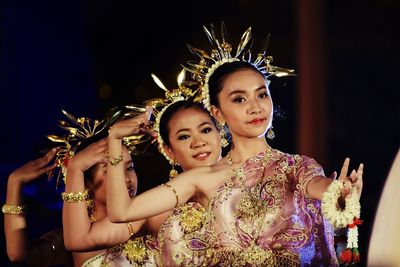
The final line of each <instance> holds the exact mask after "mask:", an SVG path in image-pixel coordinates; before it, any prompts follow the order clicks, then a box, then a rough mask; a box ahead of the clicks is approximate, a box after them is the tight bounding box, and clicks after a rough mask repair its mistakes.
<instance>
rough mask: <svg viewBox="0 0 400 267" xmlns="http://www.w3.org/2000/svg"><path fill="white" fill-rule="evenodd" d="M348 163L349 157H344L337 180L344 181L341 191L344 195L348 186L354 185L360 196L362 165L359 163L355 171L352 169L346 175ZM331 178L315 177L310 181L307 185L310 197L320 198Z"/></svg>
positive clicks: (347, 190)
mask: <svg viewBox="0 0 400 267" xmlns="http://www.w3.org/2000/svg"><path fill="white" fill-rule="evenodd" d="M349 164H350V159H349V158H346V159H345V161H344V163H343V166H342V169H341V171H340V175H339V178H338V179H339V181H342V182H343V183H345V188H344V192H342V194H343V196H346V195H347V194H348V193H350V192H349V188H351V187H355V188H356V190H357V193H358V196H359V197H361V192H362V185H363V181H362V175H363V170H364V165H363V164H362V163H361V164H360V165H359V167H358V170H357V171H355V170H353V171H352V172H351V173H350V175H349V176H347V173H348V170H349ZM331 182H332V179H329V178H327V177H322V176H320V177H317V178H314V179H312V180H311V181H310V183H309V184H308V186H307V192H308V194H309V195H310V197H311V198H313V199H317V200H322V196H323V194H324V193H325V192H326V190H327V188H328V186H329V185H330V184H331Z"/></svg>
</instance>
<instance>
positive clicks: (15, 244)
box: [4, 175, 28, 262]
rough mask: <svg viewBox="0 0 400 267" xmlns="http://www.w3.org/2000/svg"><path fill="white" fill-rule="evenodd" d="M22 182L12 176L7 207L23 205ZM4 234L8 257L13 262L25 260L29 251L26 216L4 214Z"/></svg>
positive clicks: (8, 183)
mask: <svg viewBox="0 0 400 267" xmlns="http://www.w3.org/2000/svg"><path fill="white" fill-rule="evenodd" d="M22 188H23V185H22V182H21V181H20V180H19V179H18V178H16V177H13V176H12V175H10V177H9V178H8V182H7V196H6V204H7V205H17V206H21V205H23V204H24V203H23V197H22V194H21V191H22ZM4 232H5V236H6V245H7V255H8V258H9V259H10V261H12V262H21V261H23V260H25V258H26V255H27V249H28V236H27V224H26V219H25V215H23V214H21V215H11V214H10V215H6V214H4Z"/></svg>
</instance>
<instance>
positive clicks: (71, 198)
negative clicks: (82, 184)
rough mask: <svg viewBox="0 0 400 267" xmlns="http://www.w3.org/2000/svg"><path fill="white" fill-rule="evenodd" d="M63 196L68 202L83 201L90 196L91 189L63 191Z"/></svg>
mask: <svg viewBox="0 0 400 267" xmlns="http://www.w3.org/2000/svg"><path fill="white" fill-rule="evenodd" d="M61 198H62V200H64V201H65V202H68V203H76V202H83V201H86V200H88V198H89V189H86V190H85V191H84V192H76V193H75V192H68V193H67V192H63V193H61Z"/></svg>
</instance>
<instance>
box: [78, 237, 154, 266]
mask: <svg viewBox="0 0 400 267" xmlns="http://www.w3.org/2000/svg"><path fill="white" fill-rule="evenodd" d="M99 266H101V267H127V266H146V267H150V266H151V267H153V266H159V265H158V243H157V240H156V238H154V237H153V236H151V235H145V236H141V237H136V238H133V239H130V240H128V241H127V242H125V243H124V244H121V245H118V246H115V247H112V248H110V249H107V250H106V251H105V252H103V253H101V254H99V255H96V256H94V257H93V258H91V259H89V260H87V261H86V262H85V263H84V264H83V265H82V267H99Z"/></svg>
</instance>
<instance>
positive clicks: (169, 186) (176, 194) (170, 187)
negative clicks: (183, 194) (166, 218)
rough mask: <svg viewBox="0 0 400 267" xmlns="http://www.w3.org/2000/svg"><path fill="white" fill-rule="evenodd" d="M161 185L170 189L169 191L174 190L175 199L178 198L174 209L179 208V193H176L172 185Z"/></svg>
mask: <svg viewBox="0 0 400 267" xmlns="http://www.w3.org/2000/svg"><path fill="white" fill-rule="evenodd" d="M161 185H164V186H166V187H168V188H169V189H171V190H172V192H174V194H175V197H176V203H175V207H174V208H176V207H178V204H179V198H178V193H177V192H176V190H175V188H174V187H173V186H172V185H170V184H161Z"/></svg>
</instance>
